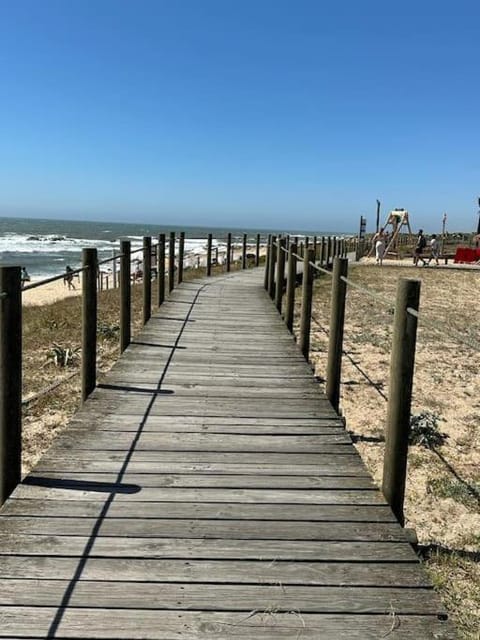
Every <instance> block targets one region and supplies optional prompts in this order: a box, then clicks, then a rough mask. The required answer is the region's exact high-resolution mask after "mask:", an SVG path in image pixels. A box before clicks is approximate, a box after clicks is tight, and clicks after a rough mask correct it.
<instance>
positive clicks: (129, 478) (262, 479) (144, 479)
mask: <svg viewBox="0 0 480 640" xmlns="http://www.w3.org/2000/svg"><path fill="white" fill-rule="evenodd" d="M30 478H32V479H34V478H36V479H40V480H41V481H43V480H47V479H51V480H52V483H51V484H52V485H55V481H56V480H61V481H64V482H67V483H68V481H69V480H74V481H75V482H92V483H93V482H98V483H104V484H107V483H115V482H118V481H119V480H118V473H94V472H93V473H92V472H81V471H76V472H73V473H72V472H69V473H68V474H66V473H64V472H59V471H49V472H48V473H41V472H36V471H35V472H33V473H32V474H30ZM121 482H122V483H125V484H138V485H140V486H141V487H142V488H146V487H149V488H154V487H179V488H196V489H200V488H210V489H322V490H327V489H356V490H360V489H367V490H372V489H376V487H375V485H374V483H373V480H372V479H371V478H369V477H368V476H346V477H344V476H317V477H315V476H313V477H311V476H295V475H292V476H281V475H276V476H269V475H266V474H264V475H258V476H256V475H242V474H239V475H229V474H203V475H198V474H161V473H157V472H156V470H155V469H153V468H151V469H150V470H149V472H147V473H141V474H139V473H130V472H129V471H128V472H127V473H124V474H122V477H121Z"/></svg>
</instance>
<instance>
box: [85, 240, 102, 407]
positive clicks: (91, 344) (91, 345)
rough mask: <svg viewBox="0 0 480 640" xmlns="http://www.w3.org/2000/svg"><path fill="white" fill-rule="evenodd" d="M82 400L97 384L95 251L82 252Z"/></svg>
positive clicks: (96, 264)
mask: <svg viewBox="0 0 480 640" xmlns="http://www.w3.org/2000/svg"><path fill="white" fill-rule="evenodd" d="M82 266H83V272H82V400H83V402H85V400H86V399H87V398H88V396H89V395H90V394H91V393H92V391H93V390H94V389H95V385H96V383H97V270H98V260H97V250H96V249H83V250H82Z"/></svg>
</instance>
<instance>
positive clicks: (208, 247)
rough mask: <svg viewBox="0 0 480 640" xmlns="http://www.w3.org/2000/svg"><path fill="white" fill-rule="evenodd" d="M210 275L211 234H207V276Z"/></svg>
mask: <svg viewBox="0 0 480 640" xmlns="http://www.w3.org/2000/svg"><path fill="white" fill-rule="evenodd" d="M211 275H212V234H211V233H209V234H208V239H207V276H211Z"/></svg>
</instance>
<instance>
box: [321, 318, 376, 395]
mask: <svg viewBox="0 0 480 640" xmlns="http://www.w3.org/2000/svg"><path fill="white" fill-rule="evenodd" d="M311 318H312V320H313V322H314V323H315V324H316V325H317V326H318V327H319V329H321V330H322V331H323V333H325V334H326V335H327V336H328V335H330V334H329V332H328V331H327V330H326V329H325V327H324V326H323V325H321V324H320V322H319V321H318V320H317V319H316V318H315V316H313V315H312V316H311ZM342 355H344V356H346V357H347V358H348V359H349V360H350V363H351V365H352V366H353V367H355V369H356V370H357V371H358V372H359V373H360V375H362V376H363V377H364V378H365V380H367V382H368V383H369V384H370V385H371V386H372V387H373V388H374V389H375V391H376V392H377V393H378V394H379V395H380V396H381V397H382V398H383V399H384V400H385V402H388V397H387V396H386V395H385V394H384V393H383V391H382V390H381V389H380V388H379V386H378V384H375V382H374V381H373V380H372V379H371V378H370V376H369V375H368V373H366V372H365V371H364V370H363V369H361V368H360V367H359V366H358V363H357V362H355V360H354V359H353V358H352V356H351V355H350V353H349V352H348V351H346V350H345V349H342Z"/></svg>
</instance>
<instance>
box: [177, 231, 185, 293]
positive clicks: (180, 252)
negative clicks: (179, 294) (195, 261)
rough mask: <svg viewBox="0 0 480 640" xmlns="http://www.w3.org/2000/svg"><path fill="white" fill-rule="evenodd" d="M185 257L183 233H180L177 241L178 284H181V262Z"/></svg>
mask: <svg viewBox="0 0 480 640" xmlns="http://www.w3.org/2000/svg"><path fill="white" fill-rule="evenodd" d="M184 256H185V231H181V232H180V240H179V241H178V284H181V283H182V282H183V260H184Z"/></svg>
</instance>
